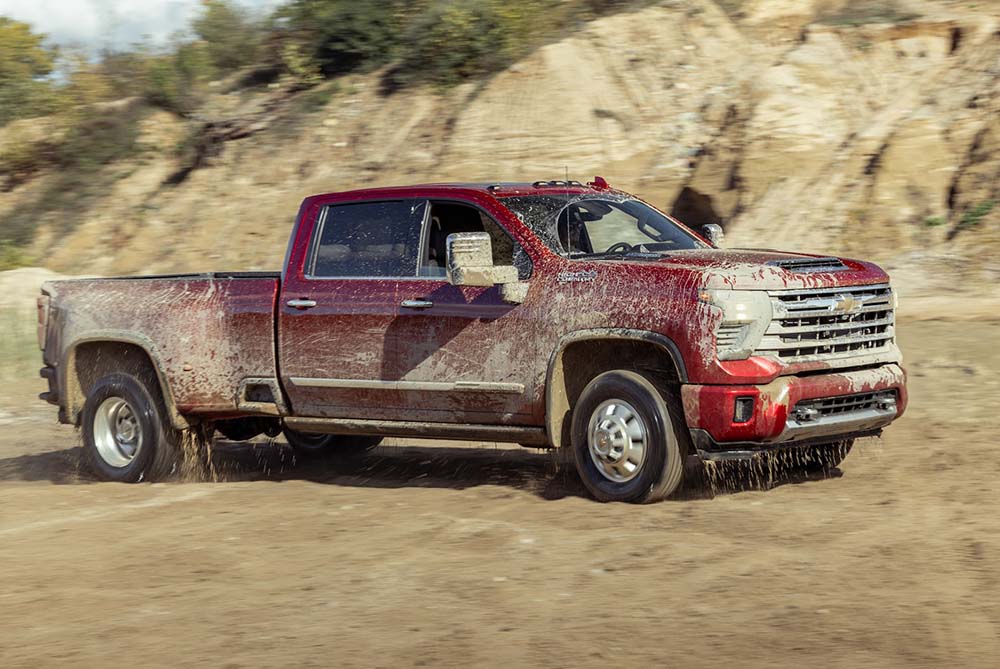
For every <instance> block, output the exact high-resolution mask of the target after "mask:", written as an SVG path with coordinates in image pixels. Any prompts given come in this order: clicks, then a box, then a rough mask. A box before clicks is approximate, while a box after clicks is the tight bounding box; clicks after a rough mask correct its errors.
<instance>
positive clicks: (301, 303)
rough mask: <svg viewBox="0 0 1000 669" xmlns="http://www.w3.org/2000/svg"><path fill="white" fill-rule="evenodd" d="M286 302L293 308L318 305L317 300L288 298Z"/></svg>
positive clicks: (306, 307)
mask: <svg viewBox="0 0 1000 669" xmlns="http://www.w3.org/2000/svg"><path fill="white" fill-rule="evenodd" d="M285 304H287V305H288V306H290V307H292V308H293V309H299V310H303V309H312V308H313V307H315V306H316V300H288V302H286V303H285Z"/></svg>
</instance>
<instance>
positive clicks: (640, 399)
mask: <svg viewBox="0 0 1000 669" xmlns="http://www.w3.org/2000/svg"><path fill="white" fill-rule="evenodd" d="M609 399H619V400H624V401H626V402H628V403H629V404H631V405H632V406H633V407H635V409H636V410H637V411H638V412H639V413H640V415H641V417H642V420H643V422H644V423H645V424H646V430H647V434H648V438H647V440H646V441H647V444H648V446H647V447H648V448H649V452H648V453H647V454H646V457H645V460H644V461H643V464H642V470H641V471H640V472H639V475H638V476H636V477H635V478H633V479H632V480H630V481H626V482H624V483H618V482H615V481H612V480H610V479H608V478H606V477H605V476H604V475H603V474H602V473H601V472H600V471H599V470H598V468H597V465H596V464H595V463H594V461H593V459H592V458H591V456H590V449H589V446H588V443H587V432H588V429H589V425H590V418H591V415H592V414H593V412H594V410H595V409H596V408H597V407H598V406H599V405H600V404H601V402H604V401H605V400H609ZM669 421H670V415H669V412H668V410H667V406H666V403H665V402H664V400H663V397H662V396H661V395H660V393H659V392H658V391H657V390H656V387H655V386H654V385H653V384H652V383H651V382H650V381H649V380H648V379H646V378H645V377H643V376H642V375H640V374H637V373H635V372H628V371H614V372H605V373H604V374H601V375H600V376H597V377H595V378H594V379H593V380H592V381H591V382H590V383H589V384H587V387H586V388H584V390H583V392H582V393H581V394H580V397H579V399H578V400H577V403H576V406H575V407H574V408H573V430H572V438H573V455H574V458H575V460H576V467H577V471H578V472H579V474H580V478H581V479H582V480H583V484H584V485H585V486H586V487H587V489H588V490H589V491H590V493H591V494H592V495H593V496H594V497H595V498H597V499H598V500H600V501H602V502H610V501H618V502H642V501H646V500H647V498H648V497H649V495H650V493H651V492H652V491H653V489H654V488H655V487H656V486H657V485H658V484H659V482H660V480H661V478H662V476H663V472H664V470H665V467H666V464H667V458H668V457H669V455H670V453H669V451H671V450H672V451H674V457H677V449H676V447H675V448H673V449H670V448H669V443H671V440H673V433H672V430H671V425H670V423H669ZM673 443H676V442H675V441H674V442H673Z"/></svg>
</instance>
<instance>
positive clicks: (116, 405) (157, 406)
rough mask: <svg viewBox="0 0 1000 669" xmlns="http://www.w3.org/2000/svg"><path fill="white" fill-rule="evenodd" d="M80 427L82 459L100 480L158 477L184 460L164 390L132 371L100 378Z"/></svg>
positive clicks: (150, 478)
mask: <svg viewBox="0 0 1000 669" xmlns="http://www.w3.org/2000/svg"><path fill="white" fill-rule="evenodd" d="M81 428H82V431H83V452H84V457H85V459H86V461H87V464H88V465H89V466H90V469H91V471H93V472H94V473H95V474H96V475H97V477H98V478H100V479H102V480H105V481H118V482H121V483H138V482H139V481H160V480H163V479H164V478H167V477H168V476H170V475H171V474H172V473H174V472H175V471H176V470H177V469H178V466H179V464H180V453H181V449H180V433H178V432H177V431H176V430H174V429H173V427H172V426H171V425H170V420H169V418H168V417H167V415H166V409H165V408H164V405H163V401H162V399H161V398H160V389H159V388H158V387H155V386H154V385H153V383H152V382H143V381H142V380H140V379H139V378H137V377H135V376H132V375H131V374H111V375H108V376H105V377H103V378H101V379H98V380H97V382H96V383H95V384H94V385H93V387H92V388H91V389H90V393H89V394H88V396H87V401H86V402H85V403H84V405H83V414H82V416H81Z"/></svg>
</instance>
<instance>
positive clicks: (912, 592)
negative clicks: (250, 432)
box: [0, 316, 1000, 667]
mask: <svg viewBox="0 0 1000 669" xmlns="http://www.w3.org/2000/svg"><path fill="white" fill-rule="evenodd" d="M994 318H996V316H994ZM997 324H998V323H997V322H996V321H994V322H990V321H980V322H969V321H966V322H959V321H925V322H903V323H901V325H900V339H901V344H902V346H903V350H904V352H905V353H906V355H907V367H908V371H909V373H910V383H911V393H912V403H911V407H910V410H909V412H908V414H907V415H906V417H905V418H904V419H903V420H901V421H900V422H898V423H897V424H895V425H893V426H892V427H891V428H890V429H888V430H887V432H886V434H885V436H884V437H883V438H882V439H881V440H868V441H866V442H864V443H861V444H859V447H857V448H856V449H855V451H854V452H853V453H852V454H851V455H850V456H849V457H848V459H847V460H846V461H845V463H844V464H843V465H842V466H841V470H840V471H839V472H835V473H834V474H835V475H833V476H831V477H829V478H804V477H802V476H801V475H795V474H784V475H779V476H778V477H777V479H776V480H774V481H773V482H772V484H771V485H765V484H762V483H760V482H754V481H750V480H747V479H745V478H744V479H742V481H737V482H735V483H734V484H733V485H732V489H731V490H728V491H719V492H718V493H717V494H715V495H714V496H713V495H711V494H709V493H705V494H704V495H701V496H698V497H695V498H694V499H683V500H671V501H667V502H664V503H661V504H657V505H653V506H644V507H637V506H628V505H602V504H598V503H595V502H593V501H591V500H589V499H587V498H586V497H585V496H583V493H582V490H581V488H580V485H579V484H578V483H577V482H575V481H574V479H573V478H572V477H571V476H569V477H568V476H565V475H562V474H559V473H558V472H557V470H556V468H555V466H554V465H553V463H552V461H551V460H550V458H549V456H547V455H546V454H543V453H540V452H535V451H526V450H523V449H514V448H497V447H495V446H493V445H489V446H488V447H483V446H482V445H480V447H479V448H461V445H459V448H455V447H448V448H443V447H442V446H441V445H426V444H425V445H413V444H408V443H403V444H396V445H391V446H387V447H382V448H380V449H378V450H377V451H376V452H375V453H374V454H373V455H371V456H369V457H368V458H366V459H365V460H364V461H363V462H361V463H360V464H358V465H356V466H355V467H354V468H353V469H351V470H349V471H345V470H343V466H342V465H335V464H330V463H326V464H318V465H312V466H309V467H303V466H299V467H291V466H290V463H289V462H288V458H289V456H288V452H287V451H286V450H284V448H283V447H281V446H280V445H268V444H258V445H231V444H230V445H225V446H223V447H222V448H221V452H220V453H218V454H217V457H216V461H217V464H218V465H219V466H221V467H224V468H226V469H227V470H229V472H230V473H229V474H228V475H227V476H226V477H225V480H223V481H220V482H215V483H169V484H153V485H134V486H127V485H117V484H106V483H95V482H93V481H92V480H90V479H89V478H88V477H87V476H86V475H85V474H84V473H82V472H80V471H79V469H78V465H77V460H78V457H79V447H78V438H77V436H76V434H75V433H74V431H73V430H72V429H69V428H66V427H64V426H59V425H57V424H56V422H55V415H54V414H55V412H54V410H52V409H51V408H50V407H48V406H46V405H44V404H42V403H40V402H39V401H37V400H35V399H34V396H35V394H36V393H37V392H38V391H39V389H40V382H38V381H35V380H28V379H25V380H23V381H16V382H13V383H7V384H4V385H3V386H2V387H0V582H2V584H3V587H2V588H0V665H2V666H4V667H20V666H37V665H39V664H46V665H49V664H65V665H91V666H92V665H107V664H115V665H120V664H130V665H132V664H141V665H172V666H187V665H205V664H208V665H213V666H227V667H238V666H265V665H272V666H273V665H281V666H285V665H294V666H309V665H313V666H331V665H332V666H345V667H350V666H399V665H404V666H410V665H463V666H464V665H487V664H496V665H499V664H505V665H512V664H517V665H528V664H530V665H541V666H597V665H612V666H619V665H621V666H654V665H655V666H694V667H697V666H720V665H726V664H733V663H736V664H737V665H739V666H772V665H784V666H789V665H797V664H801V663H808V664H809V665H813V666H830V667H858V666H896V665H907V666H929V665H936V666H937V665H945V664H948V665H956V666H997V664H998V663H1000V517H998V511H1000V495H998V490H997V487H998V484H997V481H998V479H1000V457H998V452H1000V451H998V446H997V441H996V437H995V429H994V424H993V422H992V419H993V418H994V417H995V414H996V412H997V410H998V407H1000V403H998V398H1000V376H998V375H997V371H998V370H1000V346H998V343H1000V339H998V337H997V336H996V327H997Z"/></svg>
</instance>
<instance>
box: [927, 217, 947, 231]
mask: <svg viewBox="0 0 1000 669" xmlns="http://www.w3.org/2000/svg"><path fill="white" fill-rule="evenodd" d="M924 225H926V226H927V227H928V228H936V227H938V226H939V225H944V217H943V216H928V217H927V218H925V219H924Z"/></svg>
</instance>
